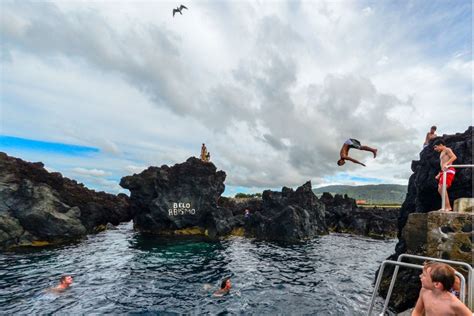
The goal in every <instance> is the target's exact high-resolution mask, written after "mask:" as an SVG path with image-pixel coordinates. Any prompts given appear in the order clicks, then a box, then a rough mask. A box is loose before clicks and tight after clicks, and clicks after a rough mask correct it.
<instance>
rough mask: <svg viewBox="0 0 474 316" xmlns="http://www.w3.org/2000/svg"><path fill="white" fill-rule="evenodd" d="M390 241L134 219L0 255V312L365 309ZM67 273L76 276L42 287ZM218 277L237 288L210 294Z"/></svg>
mask: <svg viewBox="0 0 474 316" xmlns="http://www.w3.org/2000/svg"><path fill="white" fill-rule="evenodd" d="M394 243H395V241H393V240H390V241H381V240H371V239H366V238H361V237H353V236H348V235H338V234H333V235H329V236H322V237H319V238H316V239H314V240H312V241H308V242H303V243H299V244H296V245H295V244H293V245H285V244H278V243H269V242H259V241H252V240H249V239H245V238H239V237H235V238H229V239H224V240H222V241H220V242H206V241H203V240H200V239H189V238H188V239H182V238H180V239H177V240H173V239H157V238H153V237H145V236H141V235H139V234H137V233H135V232H133V230H132V225H131V223H128V224H124V225H120V226H119V229H117V230H111V231H106V232H103V233H100V234H97V235H94V236H90V237H89V238H87V239H85V240H84V241H82V242H80V243H77V244H71V245H67V246H62V247H56V248H46V249H40V250H28V251H19V252H8V253H3V254H0V314H2V313H6V314H32V313H33V314H90V313H93V314H108V313H113V314H121V313H122V314H123V313H126V314H140V315H143V314H145V315H146V314H156V313H159V314H163V315H176V314H182V313H187V314H204V315H207V314H212V315H227V314H314V315H362V314H364V312H365V310H366V308H367V304H368V301H369V300H370V296H371V291H372V282H373V278H374V271H375V270H376V269H377V267H378V265H379V264H380V263H381V261H382V260H383V259H384V258H386V257H387V256H388V255H389V254H390V253H391V251H392V249H393V248H394ZM63 274H72V275H73V276H74V281H75V282H74V284H73V286H72V287H71V289H69V290H68V291H66V292H64V293H61V294H52V293H47V292H45V289H47V288H49V287H52V286H54V285H55V284H56V282H57V280H58V279H59V277H60V276H61V275H63ZM224 277H231V278H232V282H233V289H232V291H231V293H230V294H229V295H228V296H227V297H223V298H213V297H212V295H211V294H212V290H208V289H206V288H205V287H204V285H205V284H208V283H210V284H212V288H213V289H216V288H217V287H218V285H219V283H220V281H221V280H222V278H224Z"/></svg>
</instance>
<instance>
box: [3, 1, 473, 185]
mask: <svg viewBox="0 0 474 316" xmlns="http://www.w3.org/2000/svg"><path fill="white" fill-rule="evenodd" d="M184 4H185V5H187V6H188V7H189V10H188V11H186V12H184V13H183V15H182V16H181V15H180V16H177V17H176V18H173V17H172V16H171V9H172V8H173V6H175V3H169V2H141V3H140V4H139V5H137V4H136V3H134V2H128V1H121V2H65V1H59V2H56V3H54V2H48V3H38V2H21V3H18V2H2V5H1V6H2V19H1V22H0V37H1V39H2V44H1V45H2V56H9V58H3V57H2V59H1V61H0V62H1V66H2V77H1V86H0V88H1V95H2V109H1V115H2V122H1V123H2V124H1V125H2V133H5V134H9V135H15V136H21V137H25V138H33V139H40V140H49V141H59V142H66V143H73V144H79V145H87V146H93V147H97V148H100V149H101V154H100V155H99V156H98V157H97V158H93V159H89V160H81V161H76V160H74V161H72V160H69V161H66V160H61V159H60V158H54V157H48V158H47V159H50V160H49V161H51V163H54V165H51V168H54V169H55V170H58V171H62V172H65V173H68V172H69V170H71V169H72V168H74V167H75V166H82V168H84V170H82V172H83V173H84V171H87V170H89V171H91V170H96V171H100V170H108V171H107V172H110V173H111V174H112V175H113V176H114V178H120V177H121V176H124V175H126V174H127V172H130V173H135V172H139V171H141V170H143V169H145V168H146V167H141V166H149V165H158V166H159V165H162V164H174V163H178V162H182V161H184V160H185V159H186V158H188V157H189V156H192V155H193V156H197V155H198V154H199V148H200V144H201V143H202V142H205V143H206V144H207V145H208V148H209V150H210V151H211V154H212V161H213V162H215V163H216V165H217V167H218V168H219V169H223V170H225V171H226V172H227V180H226V184H228V185H231V186H245V187H249V188H250V187H252V188H257V187H261V188H265V187H281V186H284V185H288V186H296V185H299V184H302V183H303V182H305V181H306V180H309V179H312V180H313V184H317V183H316V182H321V181H325V180H324V179H325V177H328V176H334V175H337V174H339V173H340V172H342V171H344V172H348V173H350V174H353V175H356V174H357V175H358V176H363V177H369V178H380V179H384V181H387V182H392V183H394V182H397V183H398V181H401V180H400V179H399V177H400V175H403V174H405V173H404V172H403V170H409V168H410V160H411V159H417V154H418V152H419V150H420V149H421V144H422V142H423V139H424V135H425V133H426V132H427V129H428V128H429V126H431V125H433V124H435V125H438V128H439V130H440V133H455V132H462V131H464V130H465V129H466V128H467V126H468V125H470V124H472V105H471V101H472V92H471V71H472V57H471V55H472V51H466V48H465V46H463V45H461V44H460V45H459V47H453V48H452V51H447V50H446V48H445V47H444V46H443V47H441V44H442V39H443V38H446V36H448V35H450V37H449V38H455V37H456V36H457V35H458V34H463V31H464V28H465V29H468V28H470V27H471V26H470V24H469V25H464V26H463V25H458V24H455V23H454V21H458V20H459V19H458V16H457V15H456V14H458V13H459V12H462V10H461V9H462V8H457V7H456V8H454V9H453V11H450V12H444V11H443V10H442V8H441V9H439V10H438V11H436V10H435V11H433V12H432V13H431V14H428V15H427V16H419V15H418V14H419V13H418V12H424V11H422V10H418V9H417V8H416V7H413V8H411V7H410V6H409V5H408V4H404V3H400V4H398V7H397V8H396V10H394V8H392V7H385V6H389V4H387V3H374V4H371V6H370V7H368V6H364V5H363V2H344V3H342V2H333V1H327V2H326V1H303V2H285V1H279V2H270V3H269V2H250V1H248V2H247V1H239V2H233V1H230V2H216V1H200V2H191V1H189V2H186V3H184ZM401 21H403V22H401ZM447 21H453V23H452V24H449V23H446V22H447ZM439 23H443V25H447V26H446V27H444V26H443V28H441V27H439V28H437V27H438V24H439ZM452 25H453V26H452ZM429 30H434V31H432V32H438V33H428V31H429ZM420 34H424V35H425V36H427V37H428V36H431V37H432V38H433V40H436V44H438V45H439V47H441V48H439V49H437V50H436V47H434V48H433V47H432V49H431V50H430V49H427V46H426V43H425V41H424V39H423V38H420V37H417V36H420ZM460 42H462V41H460ZM428 48H429V47H428ZM469 49H470V48H468V50H469ZM471 50H472V49H471ZM6 78H8V80H7V79H6ZM448 105H449V106H448ZM446 118H447V119H446ZM348 137H354V138H359V139H360V140H361V141H362V142H363V143H366V144H368V145H370V146H374V147H377V148H379V149H380V156H379V157H378V158H377V159H376V160H372V158H370V155H366V153H359V152H355V153H354V156H355V157H356V158H357V159H362V160H363V161H366V162H367V163H368V167H367V168H364V169H363V170H361V169H360V167H359V166H355V165H350V164H347V165H346V166H344V168H339V167H337V165H336V164H335V161H336V160H337V158H338V153H339V149H340V146H341V145H342V142H343V141H344V140H345V139H346V138H348ZM352 152H353V151H351V154H352ZM33 158H36V157H33ZM39 158H43V157H39ZM36 160H40V159H37V158H36ZM67 166H69V167H67ZM140 169H141V170H140ZM75 172H76V173H77V170H75ZM79 173H80V172H79ZM71 175H73V174H71ZM98 175H99V174H98V173H96V176H98ZM108 181H112V180H108ZM94 185H100V183H95V184H94ZM104 185H106V186H107V188H109V189H110V188H112V187H113V186H111V185H109V184H104ZM115 188H116V187H115Z"/></svg>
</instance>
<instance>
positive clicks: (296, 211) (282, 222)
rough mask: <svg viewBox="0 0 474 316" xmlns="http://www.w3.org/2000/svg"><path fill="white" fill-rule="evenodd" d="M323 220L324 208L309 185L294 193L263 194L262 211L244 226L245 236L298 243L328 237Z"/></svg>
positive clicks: (265, 192) (254, 214)
mask: <svg viewBox="0 0 474 316" xmlns="http://www.w3.org/2000/svg"><path fill="white" fill-rule="evenodd" d="M324 216H325V206H324V204H323V203H321V202H320V201H319V200H318V198H317V197H316V195H315V194H314V192H313V191H312V187H311V182H309V181H308V182H306V183H305V184H303V185H302V186H300V187H299V188H297V189H296V190H293V189H290V188H286V187H284V188H283V189H282V191H281V192H275V191H270V190H266V191H263V194H262V208H261V209H260V210H257V211H256V212H253V213H252V215H251V216H250V217H249V218H248V219H247V220H246V222H245V233H246V235H248V236H252V237H256V238H257V239H262V240H275V241H290V242H294V241H300V240H304V239H308V238H312V237H315V236H317V235H321V234H327V233H328V229H327V226H326V222H325V218H324Z"/></svg>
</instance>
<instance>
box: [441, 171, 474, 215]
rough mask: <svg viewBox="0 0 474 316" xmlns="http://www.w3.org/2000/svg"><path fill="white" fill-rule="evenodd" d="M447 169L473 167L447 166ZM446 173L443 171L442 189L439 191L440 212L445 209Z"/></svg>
mask: <svg viewBox="0 0 474 316" xmlns="http://www.w3.org/2000/svg"><path fill="white" fill-rule="evenodd" d="M447 168H474V165H449V166H446V169H447ZM446 172H447V171H445V170H443V189H442V191H441V211H444V210H445V209H446Z"/></svg>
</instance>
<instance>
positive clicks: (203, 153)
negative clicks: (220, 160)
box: [201, 143, 211, 162]
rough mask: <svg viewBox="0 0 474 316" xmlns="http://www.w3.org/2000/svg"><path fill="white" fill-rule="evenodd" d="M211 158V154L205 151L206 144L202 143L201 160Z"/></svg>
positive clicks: (205, 160)
mask: <svg viewBox="0 0 474 316" xmlns="http://www.w3.org/2000/svg"><path fill="white" fill-rule="evenodd" d="M210 159H211V154H210V153H208V152H207V148H206V144H204V143H202V146H201V160H202V161H204V162H207V161H209V160H210Z"/></svg>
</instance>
